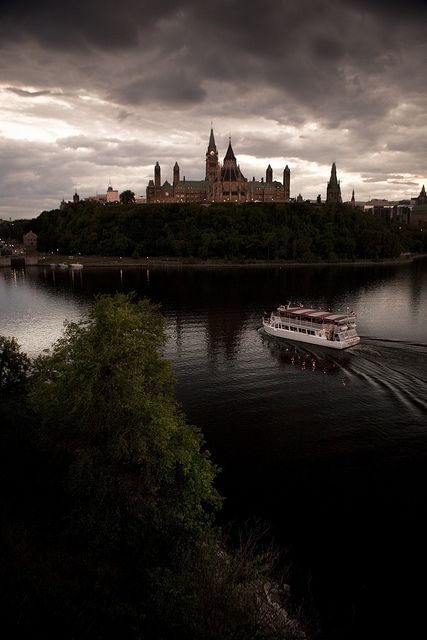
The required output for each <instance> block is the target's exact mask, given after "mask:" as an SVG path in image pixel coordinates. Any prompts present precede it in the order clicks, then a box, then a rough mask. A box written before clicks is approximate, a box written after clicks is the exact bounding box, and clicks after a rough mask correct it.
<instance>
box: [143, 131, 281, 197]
mask: <svg viewBox="0 0 427 640" xmlns="http://www.w3.org/2000/svg"><path fill="white" fill-rule="evenodd" d="M205 162H206V171H205V179H204V180H186V179H185V176H184V177H183V179H182V180H181V178H180V168H179V165H178V163H177V162H175V165H174V167H173V183H172V184H170V182H168V181H167V180H166V181H165V182H164V183H163V184H162V182H161V169H160V165H159V163H158V162H156V165H155V167H154V180H150V182H149V183H148V187H147V199H146V200H147V202H199V203H206V204H207V203H210V202H287V201H289V199H290V176H291V172H290V169H289V167H288V166H287V165H286V167H285V169H284V171H283V183H281V182H279V181H277V180H273V169H272V168H271V165H268V167H267V169H266V172H265V180H264V178H261V180H260V181H257V180H255V178H252V180H248V179H247V178H245V176H244V175H243V173H242V171H241V169H240V166H239V165H238V164H237V160H236V156H235V155H234V151H233V148H232V146H231V138H230V140H229V143H228V148H227V152H226V154H225V157H224V161H223V163H222V165H221V163H220V162H219V159H218V149H217V146H216V143H215V137H214V133H213V129H212V128H211V132H210V137H209V143H208V148H207V151H206V160H205Z"/></svg>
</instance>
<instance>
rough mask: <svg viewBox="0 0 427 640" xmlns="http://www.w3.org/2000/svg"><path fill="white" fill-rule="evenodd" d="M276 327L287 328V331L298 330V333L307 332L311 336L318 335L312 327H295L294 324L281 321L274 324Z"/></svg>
mask: <svg viewBox="0 0 427 640" xmlns="http://www.w3.org/2000/svg"><path fill="white" fill-rule="evenodd" d="M274 328H275V329H286V331H296V332H297V333H307V334H308V335H309V336H315V335H316V332H315V331H313V330H312V329H302V328H301V327H293V326H292V325H288V324H280V323H279V322H276V323H275V324H274Z"/></svg>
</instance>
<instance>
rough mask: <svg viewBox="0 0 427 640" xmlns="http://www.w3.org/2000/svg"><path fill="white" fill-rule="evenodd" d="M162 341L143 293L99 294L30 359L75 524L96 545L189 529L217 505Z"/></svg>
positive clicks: (45, 430) (210, 470) (211, 471)
mask: <svg viewBox="0 0 427 640" xmlns="http://www.w3.org/2000/svg"><path fill="white" fill-rule="evenodd" d="M164 342H165V332H164V324H163V320H162V318H161V316H160V314H158V313H157V312H156V309H155V308H154V307H153V306H151V305H150V304H149V302H148V301H147V300H142V301H139V302H132V300H131V299H130V298H129V296H125V295H122V294H118V295H116V296H114V297H108V296H103V297H99V298H98V299H97V301H96V303H95V305H94V306H93V308H92V309H91V310H90V311H89V314H88V318H87V319H86V320H84V321H81V322H79V323H69V324H68V325H67V326H66V329H65V334H64V336H63V338H61V339H60V340H59V341H58V342H57V343H56V344H55V346H54V348H53V351H52V353H51V354H50V355H48V356H42V357H40V358H39V359H38V361H37V362H36V370H37V373H36V380H35V386H34V390H33V394H32V397H33V400H34V404H35V406H36V407H37V411H38V413H39V415H40V416H41V428H42V434H43V437H44V438H45V440H46V441H47V442H48V443H49V446H50V447H53V448H54V449H56V450H57V451H58V452H59V453H61V454H65V455H66V457H67V459H68V461H69V487H70V490H71V492H72V493H75V494H76V495H78V496H79V499H78V502H79V511H78V512H76V514H75V516H76V518H77V520H76V523H75V524H76V525H77V524H78V527H79V528H81V529H82V530H83V531H85V532H86V534H87V535H88V539H89V540H90V539H92V540H93V539H96V544H98V542H102V544H103V545H104V546H105V545H112V546H114V545H116V544H120V545H122V544H123V543H125V542H126V543H129V544H133V543H134V542H135V540H136V539H138V544H140V543H141V542H142V539H141V536H142V534H143V535H153V536H156V537H157V540H158V541H159V540H160V539H161V538H163V537H164V538H165V539H166V538H169V537H170V536H171V535H173V536H176V535H180V534H182V533H183V532H184V531H185V532H186V533H188V532H192V533H193V534H194V533H195V532H196V531H197V530H198V529H200V528H201V527H203V526H204V525H205V524H206V523H207V522H208V520H209V517H208V515H207V513H208V512H207V510H206V508H211V507H213V508H215V507H217V506H219V504H220V498H219V496H218V494H217V492H216V490H215V489H214V487H213V480H214V477H215V475H216V468H215V466H214V465H213V464H212V462H211V461H210V458H209V455H208V453H207V452H206V451H202V446H203V441H202V437H201V434H200V432H199V431H198V430H197V429H196V428H195V427H193V426H190V425H188V424H187V423H186V421H185V418H184V415H183V413H182V412H181V410H180V409H179V407H178V405H177V403H176V400H175V397H174V386H173V376H172V373H171V368H170V365H169V363H168V362H167V361H166V360H165V359H164V358H163V357H162V356H161V354H160V351H161V349H162V347H163V345H164ZM89 509H90V511H91V518H90V519H89V520H88V519H87V517H86V514H87V512H88V510H89ZM123 522H126V525H123ZM93 536H94V537H93Z"/></svg>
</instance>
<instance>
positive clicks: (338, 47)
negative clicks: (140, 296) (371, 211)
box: [0, 0, 427, 193]
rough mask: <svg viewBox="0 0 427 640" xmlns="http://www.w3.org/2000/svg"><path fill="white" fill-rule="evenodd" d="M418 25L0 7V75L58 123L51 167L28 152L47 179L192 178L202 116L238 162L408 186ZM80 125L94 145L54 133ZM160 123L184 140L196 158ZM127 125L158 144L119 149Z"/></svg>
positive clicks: (268, 14) (355, 5)
mask: <svg viewBox="0 0 427 640" xmlns="http://www.w3.org/2000/svg"><path fill="white" fill-rule="evenodd" d="M426 19H427V3H426V2H425V1H423V0H407V1H405V2H404V3H402V2H400V1H398V0H347V1H339V0H298V2H291V1H287V0H264V1H263V2H262V3H260V2H259V0H257V1H256V2H255V0H246V1H238V0H216V1H215V2H201V1H200V0H183V1H181V2H175V1H174V0H122V1H121V2H120V3H117V2H115V0H103V1H102V2H101V0H95V1H90V0H86V1H84V0H75V1H74V2H73V3H68V4H65V5H64V3H60V2H58V1H57V0H40V1H39V2H38V3H33V2H30V1H29V0H13V2H12V1H8V0H6V1H5V0H3V2H2V3H1V5H0V24H1V25H2V30H1V35H0V78H1V79H2V80H3V82H4V83H5V84H6V85H9V89H8V90H9V92H10V97H11V99H12V98H13V100H17V99H18V98H19V99H20V100H19V108H20V109H21V114H23V115H24V116H25V117H26V118H27V119H31V118H39V119H43V118H45V120H46V121H48V119H56V120H57V121H59V120H61V119H65V121H66V123H67V125H68V129H67V132H66V133H65V134H61V139H60V140H58V141H57V144H55V145H54V148H53V151H54V153H55V154H56V156H55V160H56V161H55V162H54V161H52V164H51V163H50V159H48V158H46V156H45V155H44V154H45V150H44V147H42V149H43V151H42V155H43V158H44V160H43V162H44V164H45V165H46V167H47V175H48V176H51V177H52V180H54V167H55V164H56V170H57V171H58V172H59V176H60V177H59V185H63V181H65V179H66V171H68V172H70V174H71V175H74V176H78V175H79V173H78V172H79V171H81V172H82V173H81V175H85V173H87V172H88V170H89V168H90V167H92V168H93V170H94V171H95V173H96V175H102V172H103V171H104V172H105V169H104V167H111V170H113V169H114V167H115V166H117V170H119V167H120V166H126V167H133V168H135V167H137V166H138V163H140V165H144V166H148V165H149V164H152V163H154V162H155V161H156V160H160V162H161V163H162V166H165V167H171V166H172V164H173V162H174V161H175V160H176V159H178V160H180V159H184V161H188V163H190V162H192V163H193V162H194V165H193V164H190V165H189V166H187V167H183V173H184V171H185V172H187V176H188V177H199V175H198V174H197V175H195V171H196V169H197V170H198V171H201V172H203V153H204V145H205V141H204V139H203V140H202V141H201V142H200V140H201V127H203V131H205V129H206V130H207V129H208V127H209V122H210V120H211V119H212V118H213V120H214V123H215V122H221V125H222V123H227V124H226V125H225V126H229V127H230V128H233V127H235V128H236V129H238V130H239V136H240V137H239V139H235V138H233V142H234V146H235V152H236V154H239V153H240V154H246V155H251V156H252V157H254V158H262V159H264V158H268V157H276V158H288V159H295V162H297V161H298V160H300V161H302V162H306V163H317V164H319V165H323V164H326V165H328V164H329V163H330V162H331V161H332V160H336V161H337V162H339V165H338V166H339V168H340V169H345V170H346V171H347V172H358V173H360V174H361V173H363V176H364V180H365V181H366V182H368V183H369V184H370V183H372V184H375V183H381V184H382V183H383V182H385V183H388V184H395V185H396V186H399V185H402V186H404V185H406V186H412V185H411V181H413V180H412V179H411V177H408V174H411V175H412V176H420V175H421V176H422V175H425V148H426V146H427V117H426V107H425V105H426V99H427V96H426V93H427V88H426V82H425V60H426V59H427V38H426V27H425V25H426ZM12 94H13V95H12ZM55 97H56V98H57V101H56V102H55V100H52V101H49V100H50V98H55ZM38 98H40V100H38ZM86 98H91V99H93V101H92V102H90V101H89V100H88V101H87V103H84V102H83V100H84V99H86ZM21 105H22V106H21ZM103 118H105V121H104V120H103ZM79 120H80V121H81V122H85V123H89V122H91V121H93V122H102V123H104V122H105V126H104V125H103V126H100V127H98V129H97V131H101V133H102V135H101V138H102V139H100V140H98V141H97V140H92V139H89V138H87V137H84V136H83V137H82V136H80V137H79V136H77V137H76V136H72V135H71V136H68V137H67V138H64V135H67V133H68V132H69V131H70V130H72V131H81V129H80V128H79ZM245 123H248V124H247V126H246V125H245ZM266 123H267V124H266ZM308 123H312V124H313V123H314V124H315V125H316V126H315V127H313V128H312V129H310V128H309V127H308V128H307V127H306V125H307V124H308ZM115 124H117V127H115ZM109 127H112V128H113V129H114V131H113V132H112V133H111V137H109ZM120 127H123V129H126V135H123V136H121V133H120ZM268 128H270V133H266V129H268ZM174 129H175V131H180V130H181V131H185V133H186V134H187V138H184V139H185V141H188V139H189V136H190V134H191V135H192V136H193V151H194V149H196V153H197V157H196V158H195V159H193V160H191V161H190V159H189V158H188V154H189V152H188V148H187V150H186V149H185V148H184V146H182V145H183V144H184V143H183V141H182V140H179V141H176V140H172V139H171V138H167V137H166V136H168V135H169V136H170V135H171V132H172V131H173V130H174ZM290 129H293V131H291V132H290V131H289V130H290ZM0 130H2V127H1V122H0ZM132 131H134V132H135V133H134V135H135V138H136V139H137V138H139V139H142V140H144V139H145V134H146V132H148V133H149V134H150V136H151V137H150V140H151V141H152V142H153V141H154V140H156V139H157V141H159V142H160V145H159V146H158V147H157V148H156V146H155V144H154V142H153V144H151V143H150V144H145V145H144V144H142V145H141V144H139V143H138V142H129V141H127V142H125V141H123V140H121V137H129V135H130V133H129V132H132ZM298 131H299V132H300V133H299V135H298ZM166 132H167V133H166ZM193 132H194V133H193ZM3 133H4V131H3ZM86 133H87V131H86ZM278 134H279V135H278ZM227 135H228V131H218V140H220V142H221V145H222V146H221V149H222V147H223V146H224V145H225V146H226V138H227ZM115 136H117V138H116V137H115ZM156 136H157V137H156ZM220 136H223V138H224V139H221V138H220ZM115 140H117V141H116V142H115ZM162 142H163V143H164V144H163V147H162ZM223 143H224V144H223ZM197 145H200V149H202V147H203V150H201V151H200V153H199V149H198V148H196V147H197ZM30 146H31V145H27V151H28V162H27V165H26V166H27V167H28V170H30V169H29V168H30V166H31V162H32V161H33V162H34V163H35V164H36V166H37V159H36V156H37V154H36V152H38V150H39V147H38V146H37V145H35V146H34V149H35V150H36V152H35V153H34V156H33V155H32V150H31V148H29V147H30ZM159 147H161V148H159ZM112 149H114V153H112V152H111V151H112ZM224 151H225V149H224ZM221 153H222V151H221ZM18 155H19V154H18ZM73 156H74V161H73ZM49 157H50V156H49ZM8 158H9V159H10V161H11V165H10V172H9V173H10V176H12V174H13V171H18V170H19V169H18V168H17V167H16V165H15V164H14V163H13V157H12V156H10V155H9V156H8ZM186 158H187V160H185V159H186ZM199 158H201V159H202V165H201V168H200V167H199V164H200V160H199ZM0 162H2V164H3V166H5V161H4V159H3V160H1V161H0ZM73 162H75V164H73ZM197 163H198V164H197ZM50 167H52V172H50ZM58 167H60V168H59V169H58ZM63 167H64V172H62V168H63ZM65 168H66V169H65ZM167 171H169V169H167ZM249 172H251V173H252V170H247V171H246V173H247V174H248V173H249ZM165 173H166V169H165ZM13 175H14V174H13ZM20 175H21V176H22V175H24V174H23V173H22V172H21V174H20ZM31 175H34V174H31ZM162 176H163V173H162ZM396 176H399V177H396ZM168 177H169V179H170V178H171V175H170V171H169V174H168ZM11 179H12V177H11ZM387 181H388V182H387ZM30 182H31V184H33V186H34V180H33V178H31V179H30ZM4 184H5V183H4V182H3V185H4ZM8 184H9V183H8ZM9 186H11V185H10V184H9ZM65 186H69V185H64V188H65ZM129 186H131V187H132V186H133V185H132V184H131V185H129ZM51 191H52V193H53V191H54V189H53V186H52V188H51ZM3 193H4V192H3Z"/></svg>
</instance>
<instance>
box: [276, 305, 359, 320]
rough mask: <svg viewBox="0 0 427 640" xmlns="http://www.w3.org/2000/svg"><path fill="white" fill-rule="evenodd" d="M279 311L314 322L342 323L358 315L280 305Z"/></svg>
mask: <svg viewBox="0 0 427 640" xmlns="http://www.w3.org/2000/svg"><path fill="white" fill-rule="evenodd" d="M277 311H279V312H281V313H283V312H285V313H287V314H289V315H293V316H299V317H304V318H308V319H310V320H311V319H313V320H327V321H328V322H336V323H337V324H338V323H341V322H344V320H347V319H348V318H355V317H356V314H355V313H354V311H352V312H349V313H346V314H343V313H331V312H328V311H319V310H318V309H317V310H316V309H309V308H306V307H290V308H288V307H287V306H286V305H280V307H278V308H277Z"/></svg>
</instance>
